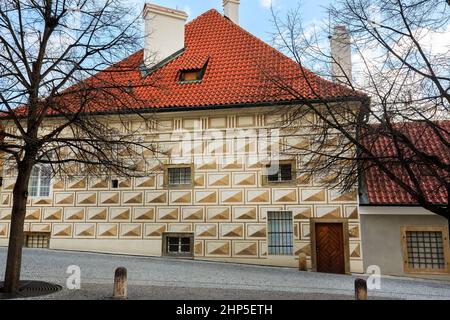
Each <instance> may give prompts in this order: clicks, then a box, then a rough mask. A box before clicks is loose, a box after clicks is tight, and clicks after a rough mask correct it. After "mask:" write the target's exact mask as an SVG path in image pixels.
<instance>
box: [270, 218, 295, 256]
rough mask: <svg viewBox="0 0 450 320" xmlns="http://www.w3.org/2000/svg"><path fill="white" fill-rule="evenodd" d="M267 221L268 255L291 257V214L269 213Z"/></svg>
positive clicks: (292, 247) (292, 237)
mask: <svg viewBox="0 0 450 320" xmlns="http://www.w3.org/2000/svg"><path fill="white" fill-rule="evenodd" d="M267 221H268V249H269V254H270V255H292V254H293V252H294V233H293V221H292V212H290V211H269V212H267Z"/></svg>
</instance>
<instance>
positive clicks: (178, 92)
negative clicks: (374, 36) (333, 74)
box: [51, 10, 363, 113]
mask: <svg viewBox="0 0 450 320" xmlns="http://www.w3.org/2000/svg"><path fill="white" fill-rule="evenodd" d="M206 61H208V65H207V68H206V72H205V74H204V77H203V80H202V81H201V82H200V83H193V84H182V83H180V82H179V77H178V75H179V72H180V70H183V69H189V68H200V67H202V66H203V65H204V64H205V62H206ZM142 65H143V50H140V51H138V52H136V53H134V54H132V55H131V56H129V57H128V58H126V59H124V60H123V61H121V62H119V63H117V64H116V65H114V66H112V67H110V68H108V69H106V70H104V71H101V72H99V73H97V74H96V75H94V76H93V77H91V78H89V79H87V80H85V81H82V82H81V83H79V84H77V85H75V86H74V87H72V88H71V89H73V88H77V86H85V85H88V86H90V87H94V88H95V87H96V86H98V87H101V86H103V87H107V86H109V84H120V85H122V86H124V87H126V86H130V88H131V87H132V90H133V97H137V98H138V100H139V101H142V103H136V101H133V99H130V98H129V97H126V96H125V95H122V96H119V98H118V99H116V98H114V99H112V98H111V97H113V96H115V95H116V94H117V90H115V89H111V90H110V91H109V92H102V93H97V94H96V95H95V94H94V96H96V98H98V97H99V96H100V98H102V100H103V101H105V103H99V102H98V100H101V99H93V98H92V97H91V98H92V100H93V101H94V100H96V101H95V103H90V104H88V106H87V107H86V108H85V109H84V111H85V112H115V111H123V109H142V108H158V109H161V108H174V107H183V108H196V107H209V106H223V105H238V104H251V103H266V102H267V103H271V102H273V103H276V102H288V101H292V100H294V97H293V96H292V95H290V94H286V92H284V91H282V90H280V89H279V88H277V87H276V86H274V85H273V84H272V83H271V82H270V81H266V80H264V77H263V76H262V73H261V72H262V70H264V69H266V70H270V72H276V74H277V75H281V76H282V77H283V78H284V79H289V82H290V84H291V85H292V87H293V88H295V90H296V91H297V92H298V93H300V94H301V95H302V98H303V99H317V98H318V97H320V98H322V99H336V98H348V97H361V96H363V95H362V94H361V93H359V92H355V91H352V90H350V89H348V88H347V87H344V86H340V85H337V84H334V83H333V82H331V81H328V80H325V79H323V78H321V77H319V76H317V75H315V74H313V73H312V72H311V71H309V70H306V69H304V72H305V74H306V77H307V78H308V80H309V81H310V82H311V83H312V86H313V87H314V89H315V90H317V92H316V93H313V92H312V91H311V90H310V89H309V87H308V85H307V81H306V80H305V77H303V76H302V72H301V70H300V67H299V66H298V64H297V63H295V62H294V61H293V60H291V59H289V58H287V57H286V56H284V55H283V54H281V53H280V52H278V51H277V50H275V49H274V48H272V47H271V46H269V45H268V44H266V43H264V42H263V41H261V40H259V39H258V38H256V37H255V36H253V35H251V34H250V33H248V32H247V31H245V30H244V29H242V28H241V27H239V26H238V25H236V24H234V23H233V22H232V21H230V20H229V19H227V18H225V17H223V16H222V15H221V14H219V12H217V11H216V10H210V11H207V12H206V13H204V14H203V15H201V16H199V17H198V18H196V19H195V20H193V21H192V22H190V23H189V24H187V25H186V28H185V51H184V53H183V54H181V55H180V56H179V57H177V58H175V59H174V60H172V61H170V62H169V63H167V64H166V65H164V66H163V67H161V68H160V69H158V70H156V71H155V72H153V73H151V74H150V75H148V76H147V77H142V75H141V69H140V68H141V66H142ZM72 91H73V90H72ZM102 91H106V90H102ZM63 96H64V100H65V101H64V103H62V104H63V105H64V106H65V107H66V108H74V109H76V104H77V101H78V100H77V99H79V97H78V96H77V94H76V93H75V94H74V93H71V90H67V91H66V93H65V94H64V93H63ZM116 100H120V103H114V102H115V101H116ZM295 100H298V99H295ZM51 112H53V113H57V111H55V110H54V111H51Z"/></svg>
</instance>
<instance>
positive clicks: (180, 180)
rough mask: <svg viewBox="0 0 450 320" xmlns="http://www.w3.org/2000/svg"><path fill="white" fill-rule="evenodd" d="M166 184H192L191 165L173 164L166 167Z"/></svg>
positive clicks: (181, 185) (180, 185) (176, 185)
mask: <svg viewBox="0 0 450 320" xmlns="http://www.w3.org/2000/svg"><path fill="white" fill-rule="evenodd" d="M166 185H167V186H168V187H186V186H191V185H192V166H181V165H174V166H169V167H167V173H166Z"/></svg>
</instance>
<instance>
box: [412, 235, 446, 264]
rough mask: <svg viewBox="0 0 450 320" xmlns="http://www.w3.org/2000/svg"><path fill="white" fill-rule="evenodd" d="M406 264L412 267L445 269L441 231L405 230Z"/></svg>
mask: <svg viewBox="0 0 450 320" xmlns="http://www.w3.org/2000/svg"><path fill="white" fill-rule="evenodd" d="M406 243H407V248H408V262H407V263H408V266H409V267H410V268H412V269H445V256H444V243H443V241H442V232H439V231H436V232H425V231H407V232H406Z"/></svg>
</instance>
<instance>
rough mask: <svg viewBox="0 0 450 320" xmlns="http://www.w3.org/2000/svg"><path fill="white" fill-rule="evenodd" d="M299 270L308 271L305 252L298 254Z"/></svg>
mask: <svg viewBox="0 0 450 320" xmlns="http://www.w3.org/2000/svg"><path fill="white" fill-rule="evenodd" d="M298 270H300V271H306V254H305V253H304V252H300V254H299V255H298Z"/></svg>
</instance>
